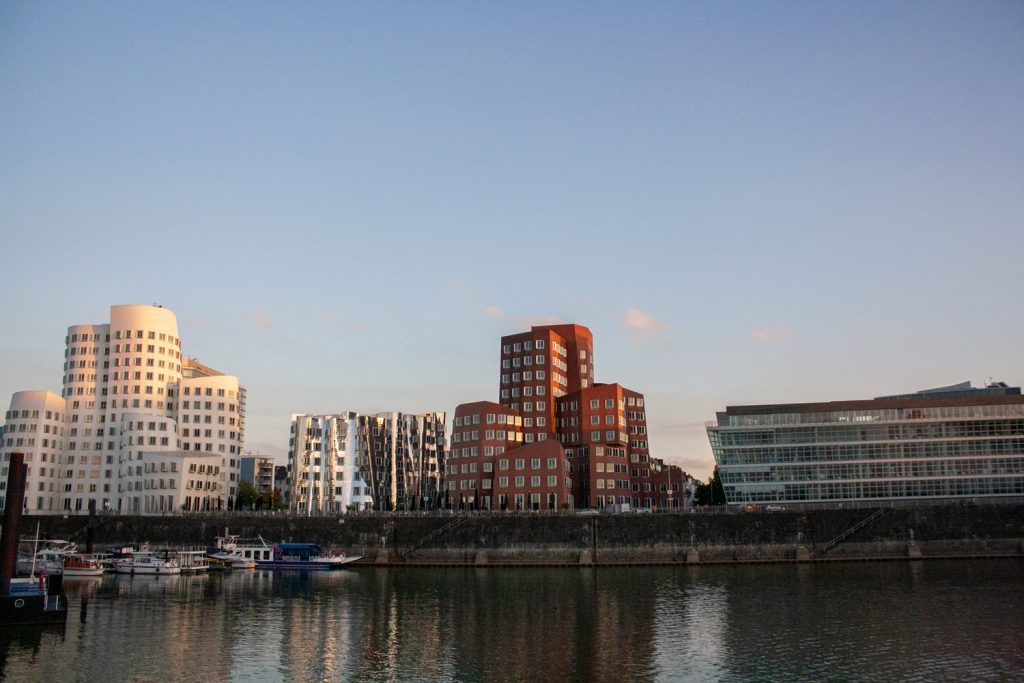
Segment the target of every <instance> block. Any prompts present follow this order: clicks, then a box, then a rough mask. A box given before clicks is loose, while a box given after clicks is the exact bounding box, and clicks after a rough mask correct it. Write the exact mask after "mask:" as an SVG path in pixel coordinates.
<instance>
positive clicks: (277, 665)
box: [234, 571, 366, 681]
mask: <svg viewBox="0 0 1024 683" xmlns="http://www.w3.org/2000/svg"><path fill="white" fill-rule="evenodd" d="M263 575H264V576H268V574H266V573H263ZM269 576H272V581H273V588H272V590H271V591H270V592H272V594H273V595H274V596H275V597H276V600H275V602H276V604H275V609H274V611H273V613H272V614H273V619H274V620H275V623H273V624H271V625H270V627H271V629H272V633H271V635H270V636H269V637H266V638H264V639H263V640H262V642H257V643H253V642H251V641H250V642H246V643H241V644H240V649H239V654H241V653H242V652H243V651H244V652H245V653H247V654H246V656H251V655H252V648H253V646H254V645H256V646H258V647H260V648H261V649H263V650H265V651H267V652H269V653H274V657H273V659H274V661H273V662H269V664H270V666H271V667H272V668H265V669H264V670H263V671H259V670H253V671H252V673H253V676H252V677H251V678H256V679H259V678H265V677H267V675H268V672H272V674H271V675H272V676H274V677H280V678H281V679H282V680H286V679H288V678H291V677H294V678H295V679H302V680H313V681H343V680H358V677H355V676H353V674H352V663H351V662H352V658H353V656H354V652H353V643H355V642H357V641H358V637H357V636H356V633H357V632H358V631H359V630H360V629H361V628H362V624H363V622H364V619H365V618H366V617H365V615H364V614H363V613H362V607H361V606H357V602H356V600H354V599H353V591H351V590H348V589H347V588H345V587H344V584H345V583H348V582H352V581H359V580H360V577H359V575H357V574H355V573H353V572H349V571H334V572H324V573H289V572H273V573H272V574H270V575H269ZM266 592H267V591H264V593H266ZM268 616H269V615H268ZM264 627H265V625H264V624H260V625H257V626H254V629H257V630H258V629H260V628H264ZM234 672H235V674H236V676H237V675H239V674H244V673H246V669H245V668H240V666H239V665H238V664H236V667H235V670H234ZM238 677H239V679H240V680H247V677H246V676H244V675H242V676H238Z"/></svg>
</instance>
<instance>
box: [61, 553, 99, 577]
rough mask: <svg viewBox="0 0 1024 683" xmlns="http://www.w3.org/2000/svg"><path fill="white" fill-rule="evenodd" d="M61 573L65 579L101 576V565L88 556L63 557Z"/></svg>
mask: <svg viewBox="0 0 1024 683" xmlns="http://www.w3.org/2000/svg"><path fill="white" fill-rule="evenodd" d="M63 571H64V576H65V577H66V578H71V577H76V576H103V565H102V564H101V563H100V561H99V560H98V559H96V558H95V557H90V556H89V555H78V554H74V555H65V556H64V566H63Z"/></svg>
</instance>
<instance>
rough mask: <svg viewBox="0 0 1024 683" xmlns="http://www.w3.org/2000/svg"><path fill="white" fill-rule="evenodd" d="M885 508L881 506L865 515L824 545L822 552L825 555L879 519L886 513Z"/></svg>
mask: <svg viewBox="0 0 1024 683" xmlns="http://www.w3.org/2000/svg"><path fill="white" fill-rule="evenodd" d="M885 510H886V508H879V509H877V510H875V511H874V512H873V513H871V514H870V515H868V516H867V517H865V518H864V519H862V520H860V521H859V522H857V523H856V524H854V525H853V526H851V527H850V528H849V529H847V530H846V531H844V532H843V533H841V534H839V535H838V536H836V537H835V538H833V539H832V540H831V541H829V542H828V543H826V544H825V545H823V546H822V547H821V554H822V555H824V554H825V553H827V552H828V551H830V550H832V549H833V548H835V547H836V546H837V545H839V544H840V543H842V542H843V541H845V540H846V539H847V538H849V537H850V536H852V535H854V534H855V533H857V532H858V531H860V530H861V529H863V528H864V527H866V526H867V525H868V524H871V522H873V521H875V520H876V519H878V518H879V517H881V516H882V515H884V514H885Z"/></svg>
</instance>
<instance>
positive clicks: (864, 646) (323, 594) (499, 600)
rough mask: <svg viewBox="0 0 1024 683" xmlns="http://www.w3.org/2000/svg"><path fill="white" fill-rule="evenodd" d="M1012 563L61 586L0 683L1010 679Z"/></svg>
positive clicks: (1021, 637) (3, 645) (461, 572)
mask: <svg viewBox="0 0 1024 683" xmlns="http://www.w3.org/2000/svg"><path fill="white" fill-rule="evenodd" d="M1020 569H1021V567H1020V563H1019V562H1017V561H991V562H949V563H942V562H927V563H922V562H907V563H879V564H843V565H829V566H818V565H814V566H810V565H803V566H792V565H778V566H750V567H679V568H660V569H654V568H651V569H598V570H591V569H584V570H577V569H558V570H544V569H450V570H441V569H438V570H432V569H415V570H413V569H408V570H396V569H376V568H362V569H357V570H352V571H341V572H330V573H324V574H301V573H273V572H240V573H235V574H229V575H210V576H174V577H139V576H136V577H131V576H108V577H103V578H102V579H101V580H98V581H97V580H90V581H74V582H70V581H69V582H68V585H67V592H68V595H69V600H70V603H71V612H70V615H71V616H70V618H69V620H68V623H67V625H66V626H64V627H61V628H58V629H56V630H53V629H51V630H35V631H32V630H26V629H18V630H10V629H8V632H7V633H4V632H3V631H2V630H0V673H2V675H3V677H5V678H6V679H7V680H16V681H65V680H123V679H130V680H136V681H161V682H162V681H166V680H184V679H196V680H235V681H278V680H292V681H343V680H360V681H362V680H368V681H376V680H398V681H436V680H460V681H477V680H587V681H617V680H664V681H676V680H757V679H779V678H788V679H823V678H824V679H836V678H839V679H851V678H856V679H865V678H867V679H885V680H890V679H907V680H914V679H921V680H934V679H936V678H942V679H945V678H952V677H962V678H970V679H978V678H990V679H1001V678H1011V677H1013V676H1018V675H1020V672H1021V671H1024V654H1022V652H1024V648H1022V643H1024V616H1022V615H1024V580H1022V578H1021V572H1020Z"/></svg>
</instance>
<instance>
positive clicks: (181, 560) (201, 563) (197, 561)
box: [168, 548, 210, 574]
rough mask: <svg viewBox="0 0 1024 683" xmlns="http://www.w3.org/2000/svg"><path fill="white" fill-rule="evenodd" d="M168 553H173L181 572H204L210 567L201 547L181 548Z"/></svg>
mask: <svg viewBox="0 0 1024 683" xmlns="http://www.w3.org/2000/svg"><path fill="white" fill-rule="evenodd" d="M170 553H174V555H175V558H176V559H177V561H178V566H179V567H181V573H182V574H205V573H206V571H207V570H208V569H209V568H210V564H209V561H208V558H207V556H206V551H205V550H204V549H203V548H181V549H179V550H177V551H168V554H170Z"/></svg>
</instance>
